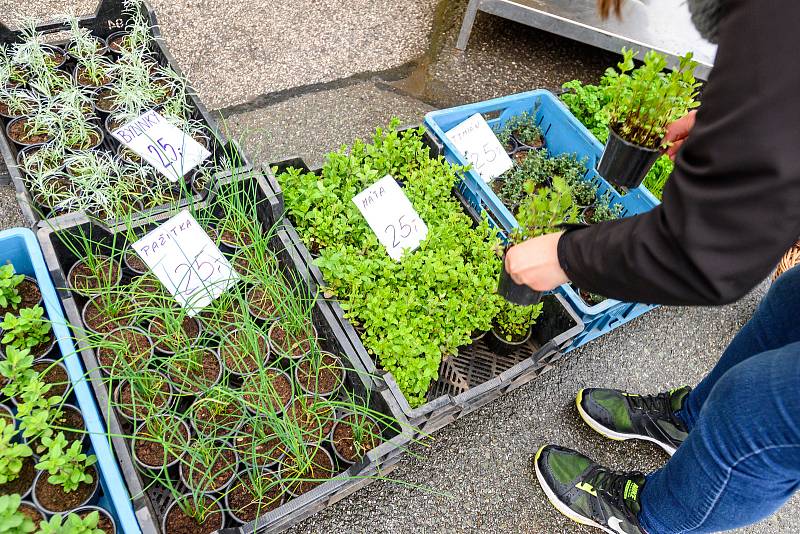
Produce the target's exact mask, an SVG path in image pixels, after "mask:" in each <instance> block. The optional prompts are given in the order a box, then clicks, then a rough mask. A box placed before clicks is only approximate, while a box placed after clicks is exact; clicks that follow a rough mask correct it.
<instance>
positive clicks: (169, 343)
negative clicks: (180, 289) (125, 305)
mask: <svg viewBox="0 0 800 534" xmlns="http://www.w3.org/2000/svg"><path fill="white" fill-rule="evenodd" d="M180 326H181V330H182V333H180V334H178V333H176V332H170V331H169V330H170V329H172V328H174V326H172V325H171V326H167V324H166V323H165V322H164V319H162V318H160V317H156V318H154V319H153V320H152V321H150V323H149V325H148V333H149V334H150V339H152V340H153V346H155V348H156V349H158V350H160V351H161V352H164V353H166V354H174V353H175V352H177V351H179V350H181V349H182V348H184V347H191V346H193V345H194V343H195V342H196V341H197V339H198V338H199V337H200V322H199V321H198V320H197V319H195V318H194V317H189V316H188V315H186V316H184V317H183V318H182V319H181V325H180Z"/></svg>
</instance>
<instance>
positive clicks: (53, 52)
mask: <svg viewBox="0 0 800 534" xmlns="http://www.w3.org/2000/svg"><path fill="white" fill-rule="evenodd" d="M43 48H46V49H47V59H46V60H45V62H46V63H47V64H48V66H49V67H51V68H56V69H57V68H59V67H61V66H62V65H64V63H66V62H67V53H66V52H64V51H63V50H61V49H60V48H58V47H57V46H52V45H44V47H43Z"/></svg>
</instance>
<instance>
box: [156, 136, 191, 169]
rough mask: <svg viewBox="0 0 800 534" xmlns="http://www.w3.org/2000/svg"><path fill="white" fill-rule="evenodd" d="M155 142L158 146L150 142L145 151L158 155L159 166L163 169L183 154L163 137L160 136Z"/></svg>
mask: <svg viewBox="0 0 800 534" xmlns="http://www.w3.org/2000/svg"><path fill="white" fill-rule="evenodd" d="M156 143H158V146H156V145H154V144H152V143H151V144H149V145H147V151H148V152H149V153H151V154H155V155H156V156H158V159H159V161H161V166H162V167H164V168H165V169H166V168H169V167H171V166H172V164H173V163H175V162H176V161H178V157H179V156H181V157H182V156H183V152H182V151H181V149H180V148H179V149H177V150H176V149H175V147H173V146H172V145H171V144H169V143H167V142H165V141H164V138H163V137H160V138H159V139H158V141H156Z"/></svg>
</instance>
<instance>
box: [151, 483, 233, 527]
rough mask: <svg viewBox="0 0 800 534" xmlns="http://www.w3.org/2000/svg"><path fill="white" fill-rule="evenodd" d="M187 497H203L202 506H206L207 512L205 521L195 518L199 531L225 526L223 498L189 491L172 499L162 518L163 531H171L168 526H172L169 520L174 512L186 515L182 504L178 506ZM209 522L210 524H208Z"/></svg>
mask: <svg viewBox="0 0 800 534" xmlns="http://www.w3.org/2000/svg"><path fill="white" fill-rule="evenodd" d="M186 499H197V500H200V499H203V505H202V508H204V509H205V512H206V513H205V518H204V521H203V522H202V523H199V522H198V521H197V520H196V519H195V520H194V521H195V523H196V528H197V532H198V533H201V532H212V531H213V532H216V531H219V530H222V529H223V528H225V512H224V511H223V510H222V504H221V499H218V498H214V497H212V496H210V495H206V494H202V495H197V496H192V494H191V493H187V494H185V495H182V496H181V497H178V498H177V499H176V500H174V501H172V502H171V503H170V505H169V506H168V507H167V509H166V511H165V512H164V516H163V517H162V518H161V532H165V533H168V532H170V530H169V528H168V527H169V526H171V523H170V522H169V521H170V519H171V517H172V514H181V515H184V516H186V514H184V512H183V510H182V509H181V508H180V506H178V502H179V501H182V500H186ZM215 509H216V510H215ZM186 517H188V516H186ZM190 519H191V518H190ZM207 523H208V525H206V524H207ZM209 529H210V530H209Z"/></svg>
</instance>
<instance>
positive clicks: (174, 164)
mask: <svg viewBox="0 0 800 534" xmlns="http://www.w3.org/2000/svg"><path fill="white" fill-rule="evenodd" d="M111 134H112V135H113V136H114V137H115V138H116V139H117V140H118V141H119V142H120V143H122V144H123V145H125V146H127V147H128V148H130V149H131V150H133V151H134V152H136V153H137V154H139V156H141V157H142V159H144V160H145V161H146V162H147V163H149V164H150V165H152V166H153V167H155V168H156V169H157V170H158V171H159V172H160V173H161V174H163V175H164V176H166V177H167V178H168V179H169V180H171V181H173V182H177V181H178V180H180V179H181V178H183V177H184V176H185V175H186V173H187V172H189V171H190V170H192V169H194V168H195V167H197V166H198V165H199V164H200V163H201V162H203V161H205V160H206V159H208V157H209V156H211V152H209V151H208V150H206V149H205V147H203V145H201V144H200V143H198V142H197V141H195V140H194V139H192V137H191V136H190V135H186V134H185V133H183V132H182V131H180V130H179V129H178V128H177V127H175V126H174V125H172V124H170V123H169V122H167V120H166V119H165V118H164V117H162V116H161V115H159V114H158V113H156V112H155V111H148V112H147V113H144V114H143V115H140V116H139V117H137V118H136V119H134V120H132V121H131V122H129V123H128V124H126V125H125V126H123V127H121V128H118V129H116V130H114V131H113V132H112V133H111Z"/></svg>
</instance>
